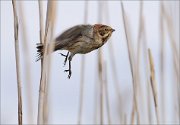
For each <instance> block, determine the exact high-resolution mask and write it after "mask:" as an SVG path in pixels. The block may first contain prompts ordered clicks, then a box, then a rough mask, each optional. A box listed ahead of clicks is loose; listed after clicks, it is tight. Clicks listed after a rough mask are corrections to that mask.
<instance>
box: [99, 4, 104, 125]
mask: <svg viewBox="0 0 180 125" xmlns="http://www.w3.org/2000/svg"><path fill="white" fill-rule="evenodd" d="M103 5H104V4H103V3H102V2H101V1H99V2H98V22H99V23H100V22H102V11H103ZM98 73H99V84H100V91H99V94H100V124H104V116H103V115H104V111H103V107H104V105H103V98H104V95H103V79H102V77H103V76H102V50H101V48H100V49H99V50H98Z"/></svg>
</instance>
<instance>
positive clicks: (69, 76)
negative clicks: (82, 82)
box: [64, 69, 72, 79]
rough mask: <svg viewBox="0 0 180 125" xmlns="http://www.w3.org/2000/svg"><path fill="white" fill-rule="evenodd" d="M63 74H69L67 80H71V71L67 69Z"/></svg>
mask: <svg viewBox="0 0 180 125" xmlns="http://www.w3.org/2000/svg"><path fill="white" fill-rule="evenodd" d="M64 72H69V74H68V78H69V79H70V78H71V74H72V72H71V70H69V69H67V70H64Z"/></svg>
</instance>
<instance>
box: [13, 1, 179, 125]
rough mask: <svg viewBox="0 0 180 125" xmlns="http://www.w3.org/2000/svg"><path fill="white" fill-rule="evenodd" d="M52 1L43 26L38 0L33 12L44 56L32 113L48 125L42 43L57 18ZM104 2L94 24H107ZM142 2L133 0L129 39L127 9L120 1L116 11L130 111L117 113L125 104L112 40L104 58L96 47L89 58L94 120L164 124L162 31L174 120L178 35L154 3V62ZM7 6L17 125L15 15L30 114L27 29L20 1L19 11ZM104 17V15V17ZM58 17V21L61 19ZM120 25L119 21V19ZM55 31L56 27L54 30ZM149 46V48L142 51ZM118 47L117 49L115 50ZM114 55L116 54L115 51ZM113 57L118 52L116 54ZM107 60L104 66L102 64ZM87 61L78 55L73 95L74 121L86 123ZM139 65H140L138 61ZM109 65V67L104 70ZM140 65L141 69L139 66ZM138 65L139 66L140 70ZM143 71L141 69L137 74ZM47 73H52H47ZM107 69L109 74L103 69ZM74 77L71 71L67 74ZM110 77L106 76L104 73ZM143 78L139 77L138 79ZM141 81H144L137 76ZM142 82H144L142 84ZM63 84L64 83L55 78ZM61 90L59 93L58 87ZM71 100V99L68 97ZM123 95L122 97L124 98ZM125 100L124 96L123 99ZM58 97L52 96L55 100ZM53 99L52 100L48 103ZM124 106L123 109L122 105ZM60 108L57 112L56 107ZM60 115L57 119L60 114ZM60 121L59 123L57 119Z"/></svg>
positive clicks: (48, 61) (176, 115)
mask: <svg viewBox="0 0 180 125" xmlns="http://www.w3.org/2000/svg"><path fill="white" fill-rule="evenodd" d="M90 2H91V1H85V4H84V7H85V8H84V14H83V15H84V24H88V19H89V12H91V8H90V7H89V6H90ZM57 3H58V2H57V1H51V0H48V1H47V11H46V20H45V24H44V20H43V19H44V18H43V17H44V14H43V12H44V9H43V1H41V0H38V1H37V4H38V11H39V42H40V43H41V44H43V45H44V47H45V49H44V52H43V53H44V55H43V58H42V59H41V74H40V80H39V83H40V85H39V99H38V104H37V107H38V113H37V124H52V123H51V122H52V121H50V120H49V117H50V116H49V111H50V110H51V108H52V107H51V106H50V105H49V103H50V100H49V99H50V98H52V97H51V96H49V90H50V85H49V84H50V78H51V75H52V74H51V70H52V67H51V56H50V54H49V53H51V52H52V51H53V48H54V46H50V47H49V46H48V43H49V42H52V41H53V40H54V29H55V24H56V23H55V22H56V18H57V8H58V7H57ZM108 3H109V1H108V2H107V1H106V2H104V1H98V2H97V8H98V9H97V23H102V22H103V21H104V20H103V19H105V21H107V22H108V23H111V22H110V17H111V15H110V12H111V10H110V8H108V7H109V4H108ZM144 3H145V2H142V1H141V2H139V22H138V31H137V39H136V40H135V39H133V37H132V27H131V25H130V22H131V20H130V18H129V15H128V13H127V10H126V9H127V8H126V7H125V6H124V5H125V2H124V1H120V4H119V7H120V9H121V14H120V16H121V19H122V20H121V22H122V27H123V29H121V30H123V32H121V33H122V34H119V35H121V36H124V38H125V39H124V41H123V42H125V45H126V47H127V48H126V49H125V50H126V53H127V56H128V57H127V59H128V66H129V69H130V78H129V79H130V80H131V82H130V83H132V91H133V92H132V95H131V96H132V100H131V103H132V104H131V107H132V109H131V111H130V112H128V111H122V110H119V109H121V108H122V107H121V106H122V105H124V104H126V103H125V102H124V101H123V100H122V97H123V95H122V94H121V90H122V89H120V86H121V85H122V84H121V83H122V81H121V78H120V77H121V76H119V74H118V72H122V73H123V71H120V70H119V69H118V63H117V62H116V59H117V55H118V54H117V53H116V51H115V49H116V46H115V45H114V43H113V42H112V41H110V43H109V44H108V47H107V48H108V55H109V56H108V57H106V56H105V53H104V51H103V50H102V49H101V48H100V49H99V50H98V52H97V58H96V59H95V60H96V61H97V62H96V64H97V65H96V70H95V71H94V72H95V73H94V74H95V75H96V78H97V79H96V78H95V80H96V81H95V88H94V95H95V97H94V102H93V103H94V104H95V105H94V111H93V112H94V116H93V117H94V121H92V123H94V124H109V125H111V124H115V123H116V124H163V123H169V122H167V121H166V118H167V114H166V113H167V111H166V110H167V109H166V108H167V104H165V103H166V102H167V98H166V96H165V93H166V91H167V90H166V87H167V86H166V85H165V84H164V83H165V82H166V76H165V75H166V72H167V71H166V68H167V67H166V66H167V65H166V58H168V57H166V48H165V47H166V43H165V42H166V41H167V40H166V36H165V35H166V34H168V37H169V43H168V44H169V45H170V49H171V52H172V60H171V63H172V64H173V66H172V69H171V70H172V72H173V73H174V74H173V75H172V79H174V81H173V82H174V83H172V86H173V87H172V89H173V90H174V92H172V96H173V97H174V100H175V101H174V102H173V103H172V105H171V106H174V105H175V106H174V107H175V109H176V110H174V112H173V116H174V119H173V120H174V121H173V123H180V78H179V75H180V66H179V64H180V54H179V51H180V50H179V47H178V45H179V44H178V42H179V41H178V39H175V28H176V26H175V25H174V24H173V18H172V16H171V15H170V14H169V12H168V9H167V7H166V6H165V4H164V3H165V2H159V5H160V6H159V9H160V11H159V12H160V13H159V17H158V18H159V32H160V33H159V35H160V40H159V41H160V43H159V44H160V46H159V55H160V56H159V58H158V59H159V62H160V64H157V61H156V60H155V55H154V53H153V51H152V50H153V49H152V48H151V47H149V46H148V42H149V41H148V37H147V36H148V34H147V32H146V31H147V27H146V23H147V19H146V18H145V13H144V12H145V11H144V10H145V6H144ZM12 7H13V18H14V40H15V57H16V58H15V63H16V77H17V90H18V124H19V125H22V124H23V118H24V117H23V110H22V102H23V101H22V92H21V91H22V90H21V88H22V82H21V81H22V80H21V79H22V78H21V63H20V54H21V53H20V50H19V21H18V20H19V19H18V16H22V17H21V18H20V19H22V22H23V23H22V24H21V25H23V26H22V27H24V28H22V31H23V30H24V34H22V35H23V37H24V39H23V40H24V43H23V44H24V45H23V47H24V50H23V51H24V52H25V53H26V54H27V56H25V57H24V61H25V62H26V61H27V62H26V63H25V64H26V65H25V67H27V69H26V75H25V76H26V78H25V79H26V82H27V85H28V86H27V88H29V90H28V91H27V96H26V98H29V101H30V102H29V107H28V108H29V110H28V112H30V111H31V110H33V109H31V108H33V106H32V100H33V98H32V96H31V95H32V93H31V91H32V88H31V87H32V86H31V82H32V80H31V75H32V74H30V72H28V71H30V69H31V67H29V66H28V65H30V64H29V63H28V62H30V59H29V58H30V52H29V51H30V50H29V49H28V45H27V36H28V33H27V32H26V28H25V26H26V25H25V23H26V21H24V18H25V17H26V15H25V14H24V13H23V12H22V5H21V6H20V9H18V11H21V12H19V13H18V14H19V15H18V14H17V7H16V1H15V0H12ZM103 16H104V17H105V18H104V17H103ZM62 20H63V19H62ZM119 24H120V23H119ZM59 30H60V31H61V29H59ZM135 41H137V45H134V42H135ZM148 48H151V49H148ZM119 51H121V50H119ZM119 55H120V54H119ZM119 55H118V56H119ZM108 62H109V64H110V67H109V65H108ZM87 64H89V63H88V62H87V61H86V60H85V57H84V55H83V56H82V58H81V65H80V68H81V70H80V73H81V74H79V75H75V77H76V76H80V80H79V97H78V99H79V100H78V111H77V119H76V122H77V124H83V123H86V122H85V121H84V122H83V116H84V115H85V113H84V112H83V111H85V110H84V109H85V106H84V102H85V100H84V99H85V98H86V97H85V93H86V91H85V84H86V83H87V79H85V76H86V74H85V73H86V72H85V71H86V68H85V65H87ZM141 64H143V66H142V65H141ZM157 67H158V68H159V70H160V72H157V71H156V69H157ZM108 68H110V71H109V70H108ZM143 68H144V69H143ZM142 69H143V70H142ZM142 71H143V72H142ZM52 72H53V71H52ZM108 72H111V73H112V74H111V73H108ZM73 75H74V74H73ZM109 75H111V76H109ZM143 76H144V77H143ZM110 78H112V82H113V83H112V84H113V85H112V86H113V90H112V89H111V90H110V86H111V83H109V80H110ZM142 79H144V80H142ZM143 81H145V82H143ZM61 82H64V81H60V83H61ZM111 91H115V95H116V96H117V98H116V99H117V102H116V103H117V104H118V105H117V107H116V108H117V109H116V110H117V114H116V115H117V117H118V120H116V121H114V119H113V115H114V113H113V112H112V109H113V108H114V107H113V106H112V103H111V101H112V100H111V97H112V95H111ZM60 93H61V91H60ZM72 98H73V97H72ZM125 98H126V97H125ZM127 98H128V97H127ZM57 100H58V99H57ZM51 103H53V102H51ZM86 108H87V107H86ZM124 110H127V109H124ZM60 112H61V111H60ZM28 117H29V119H30V120H29V122H32V121H33V117H32V114H30V115H29V116H28ZM60 119H61V117H60ZM59 124H60V123H59Z"/></svg>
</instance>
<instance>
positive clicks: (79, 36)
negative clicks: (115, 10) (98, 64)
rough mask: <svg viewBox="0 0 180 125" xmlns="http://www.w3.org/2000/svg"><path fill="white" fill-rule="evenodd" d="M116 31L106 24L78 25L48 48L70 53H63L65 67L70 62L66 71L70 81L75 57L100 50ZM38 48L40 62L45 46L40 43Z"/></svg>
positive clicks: (60, 36) (56, 39)
mask: <svg viewBox="0 0 180 125" xmlns="http://www.w3.org/2000/svg"><path fill="white" fill-rule="evenodd" d="M114 31H115V29H113V28H111V27H110V26H108V25H104V24H94V25H90V24H87V25H84V24H81V25H76V26H73V27H71V28H69V29H67V30H66V31H64V32H63V33H62V34H60V35H59V36H58V37H56V38H55V40H53V42H49V43H48V47H49V46H51V45H53V46H54V47H53V51H52V52H55V51H57V50H67V51H68V52H67V54H66V55H64V54H62V53H61V55H62V56H64V57H65V60H64V65H66V62H67V60H68V61H69V68H68V70H64V71H65V72H69V74H68V78H69V79H70V77H71V74H72V71H71V61H72V58H73V57H74V55H76V54H86V53H89V52H91V51H93V50H96V49H98V48H100V47H101V46H103V45H104V44H105V43H106V42H107V41H108V39H109V38H110V37H111V35H112V33H113V32H114ZM36 48H37V53H38V58H37V60H36V61H38V60H40V59H42V58H43V53H44V45H43V44H42V43H38V44H37V47H36Z"/></svg>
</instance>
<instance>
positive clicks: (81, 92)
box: [78, 1, 88, 124]
mask: <svg viewBox="0 0 180 125" xmlns="http://www.w3.org/2000/svg"><path fill="white" fill-rule="evenodd" d="M87 19H88V1H85V12H84V24H87ZM81 62H82V64H81V81H80V99H79V112H78V124H81V120H82V109H83V97H84V96H83V95H84V70H85V56H84V55H82V61H81Z"/></svg>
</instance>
